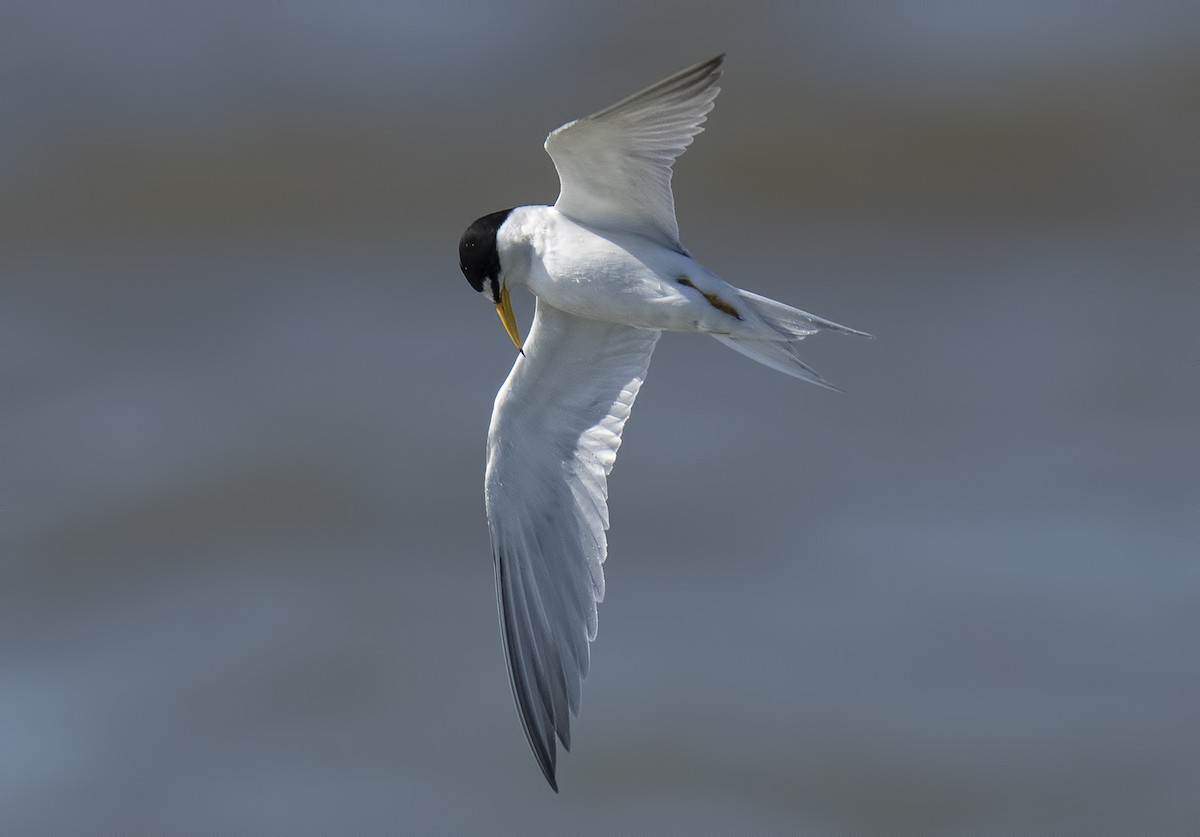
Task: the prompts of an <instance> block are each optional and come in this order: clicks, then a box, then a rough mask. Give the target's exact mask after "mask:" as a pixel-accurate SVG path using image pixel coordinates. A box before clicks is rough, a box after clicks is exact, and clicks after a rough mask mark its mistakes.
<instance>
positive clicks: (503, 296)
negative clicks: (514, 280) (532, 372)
mask: <svg viewBox="0 0 1200 837" xmlns="http://www.w3.org/2000/svg"><path fill="white" fill-rule="evenodd" d="M496 313H497V314H499V315H500V322H502V323H504V330H505V331H507V332H508V336H509V337H511V338H512V341H513V345H514V346H516V347H517V351H518V352H520V353H521V354H525V350H524V349H523V348H522V347H521V332H520V330H518V329H517V318H516V317H515V316H514V315H513V310H512V301H511V300H510V299H509V297H508V285H505V286H504V287H503V288H501V289H500V301H499V302H497V303H496Z"/></svg>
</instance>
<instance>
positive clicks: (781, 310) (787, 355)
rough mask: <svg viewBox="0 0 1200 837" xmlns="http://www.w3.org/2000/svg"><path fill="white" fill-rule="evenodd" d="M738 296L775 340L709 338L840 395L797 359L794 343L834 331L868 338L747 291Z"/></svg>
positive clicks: (797, 353)
mask: <svg viewBox="0 0 1200 837" xmlns="http://www.w3.org/2000/svg"><path fill="white" fill-rule="evenodd" d="M738 295H739V296H740V298H741V300H742V302H744V303H745V304H746V305H747V306H748V307H749V308H751V309H752V310H753V311H754V313H755V314H758V316H760V317H761V318H762V319H763V320H765V321H766V322H767V323H768V324H769V325H770V326H771V327H772V328H774V329H775V330H776V331H777V332H779V337H778V338H776V339H761V340H760V339H739V338H735V337H727V336H725V335H719V334H714V335H713V337H715V338H716V339H717V340H720V341H721V342H722V343H724V344H725V345H726V346H728V347H729V348H731V349H733V350H734V351H735V352H741V353H742V354H744V355H745V356H746V357H748V358H751V359H753V360H756V361H758V362H759V363H761V364H763V365H764V366H769V367H770V368H772V369H774V370H776V371H777V372H782V373H783V374H785V375H791V376H792V377H793V378H799V379H800V380H802V381H808V382H809V383H813V384H816V385H817V386H820V387H825V388H826V389H831V390H833V391H834V392H841V390H840V389H838V388H837V387H835V386H834V385H833V384H831V383H829V381H827V380H825V379H824V378H823V377H821V375H820V373H819V372H817V371H816V370H815V369H813V368H812V367H811V366H809V365H808V364H807V363H805V362H804V361H803V360H801V359H800V355H799V352H797V350H796V343H797V342H798V341H800V340H803V339H804V338H805V337H808V336H809V335H810V334H816V333H817V332H818V331H837V332H840V333H842V334H853V335H857V336H858V337H870V336H871V335H870V334H867V333H866V332H865V331H858V330H857V329H853V328H848V327H847V326H844V325H838V324H837V323H835V322H832V321H830V320H826V319H822V318H821V317H818V316H815V315H813V314H809V313H808V312H807V311H801V310H800V309H798V308H792V307H791V306H790V305H784V304H783V303H782V302H776V301H775V300H773V299H768V298H767V297H765V296H759V295H758V294H752V293H750V292H749V291H742V290H739V291H738Z"/></svg>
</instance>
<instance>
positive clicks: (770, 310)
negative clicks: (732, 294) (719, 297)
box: [738, 290, 871, 340]
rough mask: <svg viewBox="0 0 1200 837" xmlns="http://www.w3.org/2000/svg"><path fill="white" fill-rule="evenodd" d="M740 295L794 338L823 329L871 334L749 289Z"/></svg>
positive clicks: (862, 334)
mask: <svg viewBox="0 0 1200 837" xmlns="http://www.w3.org/2000/svg"><path fill="white" fill-rule="evenodd" d="M738 296H739V297H741V299H742V301H743V302H744V303H746V304H747V305H749V306H750V308H751V309H753V311H754V313H756V314H758V316H760V317H762V318H763V319H764V320H766V321H767V322H768V323H770V324H771V325H772V326H774V327H775V328H776V329H777V330H778V331H780V332H782V333H783V334H785V335H787V336H788V337H790V338H791V339H793V340H798V339H800V338H803V337H808V336H809V335H810V334H816V333H817V332H818V331H820V330H821V329H828V330H829V331H837V332H840V333H842V334H854V335H857V336H858V337H870V336H871V335H869V334H867V333H866V332H865V331H859V330H858V329H855V328H849V327H848V326H844V325H839V324H837V323H835V322H833V321H831V320H826V319H823V318H821V317H818V316H816V315H815V314H810V313H808V312H807V311H801V310H800V309H799V308H793V307H791V306H790V305H784V304H783V303H782V302H776V301H775V300H773V299H768V298H767V297H765V296H759V295H758V294H752V293H750V292H749V291H743V290H739V291H738Z"/></svg>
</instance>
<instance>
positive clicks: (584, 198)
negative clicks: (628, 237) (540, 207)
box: [546, 54, 725, 252]
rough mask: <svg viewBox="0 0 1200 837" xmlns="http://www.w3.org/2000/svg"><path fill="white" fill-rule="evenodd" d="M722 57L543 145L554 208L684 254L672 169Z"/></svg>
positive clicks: (709, 98) (711, 90)
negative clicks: (552, 175)
mask: <svg viewBox="0 0 1200 837" xmlns="http://www.w3.org/2000/svg"><path fill="white" fill-rule="evenodd" d="M724 61H725V56H724V55H723V54H722V55H718V56H717V57H716V58H713V59H712V60H710V61H705V62H704V63H702V64H697V65H696V66H694V67H689V68H688V69H686V70H681V71H680V72H678V73H676V74H675V75H673V76H671V77H670V78H667V79H664V80H663V81H660V82H658V83H657V84H655V85H653V86H651V87H648V88H646V89H645V90H643V91H642V92H640V93H635V94H634V95H632V96H630V97H629V98H627V99H623V100H622V101H620V102H617V103H616V104H615V105H612V106H610V107H607V108H605V109H604V110H602V111H600V112H599V113H594V114H592V115H591V116H588V117H584V118H583V119H577V120H575V121H574V122H568V123H567V124H566V125H563V126H562V127H561V128H559V129H557V130H555V131H553V132H552V133H551V134H550V136H548V137H547V138H546V151H547V153H549V155H550V157H551V159H552V160H554V167H555V168H556V169H557V170H558V179H559V182H560V185H561V191H560V192H559V195H558V201H557V203H555V204H554V206H555V208H556V209H558V211H559V212H561V213H563V214H564V215H566V216H568V217H570V218H572V219H574V220H576V221H579V222H581V223H584V224H589V225H592V226H595V227H599V228H602V229H610V230H625V231H629V232H634V233H638V234H640V235H644V236H646V237H647V238H650V239H652V240H654V241H658V242H659V243H661V244H663V245H664V246H666V247H670V248H671V249H673V250H678V251H680V252H682V251H683V247H682V246H681V245H680V243H679V224H678V222H677V221H676V220H675V198H674V196H673V195H672V193H671V166H672V165H673V164H674V162H675V160H676V159H677V158H678V157H679V155H680V154H682V153H683V151H684V149H686V148H687V147H688V146H689V145H691V143H692V139H693V138H694V137H695V136H696V134H698V133H700V131H702V130H703V128H702V127H701V126H702V125H703V124H704V120H705V117H706V116H707V114H708V112H709V111H710V110H712V109H713V101H714V100H715V99H716V98H717V94H718V93H719V92H721V89H720V88H719V87H717V81H718V79H720V77H721V65H722V64H723V63H724Z"/></svg>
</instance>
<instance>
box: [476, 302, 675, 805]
mask: <svg viewBox="0 0 1200 837" xmlns="http://www.w3.org/2000/svg"><path fill="white" fill-rule="evenodd" d="M658 335H659V332H657V331H648V330H644V329H637V328H633V327H631V326H625V325H620V324H616V323H600V322H595V321H592V320H584V319H581V318H578V317H574V316H571V315H569V314H566V313H563V312H562V311H559V310H557V309H555V308H553V307H551V306H549V305H546V304H545V303H543V302H541V301H539V302H538V303H537V311H536V314H535V316H534V321H533V327H532V329H531V331H530V334H529V339H528V340H527V341H526V343H525V354H524V356H522V357H518V358H517V362H516V364H515V365H514V366H513V370H512V372H511V373H510V374H509V376H508V380H507V381H505V383H504V386H503V387H501V389H500V392H499V394H498V395H497V396H496V406H495V410H494V411H493V413H492V424H491V429H490V430H489V432H488V466H487V477H486V480H485V499H486V505H487V514H488V527H489V530H490V533H491V538H492V553H493V556H494V558H495V562H496V587H497V598H498V601H499V609H500V624H501V628H502V632H503V637H504V653H505V657H506V659H507V662H508V668H509V675H510V679H511V684H512V690H513V697H514V699H515V700H516V704H517V711H518V713H519V714H520V717H521V724H522V726H523V727H524V729H525V735H526V737H527V738H528V739H529V745H530V747H531V748H532V749H533V753H534V755H535V756H536V758H537V760H538V764H539V765H540V766H541V768H542V772H543V773H544V774H545V776H546V780H547V781H548V782H549V783H550V785H551V787H553V788H554V789H555V790H557V789H558V786H557V784H556V780H555V775H554V773H555V763H556V745H555V738H556V737H557V739H558V740H559V741H561V742H562V744H563V747H565V748H567V749H568V750H569V749H570V746H571V731H570V716H572V715H578V713H579V704H580V696H581V691H582V683H583V679H584V678H585V677H586V676H587V673H588V666H589V661H590V650H589V643H590V642H591V641H592V640H593V639H595V638H596V603H597V602H599V601H601V600H602V599H603V598H604V571H603V568H602V566H601V565H602V564H603V562H604V559H605V556H606V553H607V540H606V538H605V534H604V533H605V530H606V529H607V528H608V485H607V477H608V474H609V472H610V471H611V470H612V466H613V463H614V462H615V461H616V455H617V449H618V447H620V444H621V432H622V430H623V429H624V426H625V421H626V419H628V417H629V412H630V409H631V408H632V407H633V402H634V399H635V398H636V397H637V393H638V390H639V388H640V387H641V385H642V381H643V380H644V379H645V375H646V369H647V368H648V366H649V364H650V357H651V354H652V353H653V351H654V344H655V341H656V340H657V339H658Z"/></svg>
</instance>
